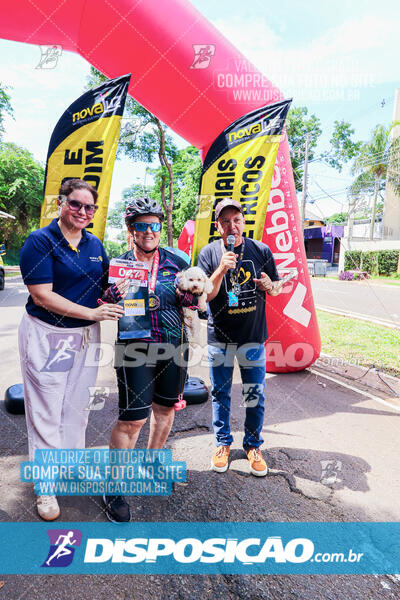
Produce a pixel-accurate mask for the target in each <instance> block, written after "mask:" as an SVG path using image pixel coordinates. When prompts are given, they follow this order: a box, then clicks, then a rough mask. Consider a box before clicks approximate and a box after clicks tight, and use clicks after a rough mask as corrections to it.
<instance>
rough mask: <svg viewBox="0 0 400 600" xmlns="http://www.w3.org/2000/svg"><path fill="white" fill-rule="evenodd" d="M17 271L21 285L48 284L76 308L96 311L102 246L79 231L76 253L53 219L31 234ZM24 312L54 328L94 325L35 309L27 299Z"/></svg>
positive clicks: (104, 265)
mask: <svg viewBox="0 0 400 600" xmlns="http://www.w3.org/2000/svg"><path fill="white" fill-rule="evenodd" d="M19 256H20V267H21V273H22V278H23V280H24V283H25V285H35V284H39V283H52V284H53V292H56V293H57V294H60V296H63V298H66V299H67V300H71V301H72V302H75V303H76V304H81V305H82V306H87V307H88V308H96V306H97V299H98V298H100V296H101V295H102V280H103V276H105V273H106V272H107V271H108V258H107V255H106V253H105V250H104V247H103V244H102V243H101V241H100V240H99V239H98V238H97V237H96V236H95V235H93V234H91V233H88V232H87V231H86V230H85V229H83V230H82V239H81V241H80V242H79V245H78V248H77V250H74V249H73V248H72V246H70V244H69V242H68V241H67V240H66V239H65V237H64V236H63V234H62V233H61V229H60V228H59V226H58V223H57V219H53V221H52V222H51V223H50V225H48V226H47V227H43V228H42V229H38V230H37V231H34V232H33V233H31V234H30V235H29V236H28V237H27V239H26V240H25V243H24V245H23V246H22V248H21V251H20V255H19ZM26 310H27V312H28V313H29V314H30V315H32V316H33V317H37V318H38V319H40V320H41V321H45V322H46V323H49V324H50V325H55V326H56V327H86V326H87V325H92V324H93V323H94V321H86V320H84V319H76V318H71V317H63V316H62V315H58V314H55V313H52V312H50V311H49V310H47V309H45V308H43V307H41V306H37V305H36V304H35V303H34V302H33V300H32V298H31V296H29V298H28V302H27V304H26Z"/></svg>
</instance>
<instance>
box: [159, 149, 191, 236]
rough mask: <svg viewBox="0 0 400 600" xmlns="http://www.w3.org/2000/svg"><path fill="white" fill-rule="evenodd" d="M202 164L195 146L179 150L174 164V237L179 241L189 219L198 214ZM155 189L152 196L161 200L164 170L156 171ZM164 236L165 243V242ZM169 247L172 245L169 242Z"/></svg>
mask: <svg viewBox="0 0 400 600" xmlns="http://www.w3.org/2000/svg"><path fill="white" fill-rule="evenodd" d="M201 170H202V163H201V159H200V154H199V151H198V150H197V148H195V147H194V146H187V147H186V148H183V149H181V150H178V151H177V153H176V156H175V158H174V160H173V163H172V173H173V181H174V187H173V194H174V213H173V217H174V218H173V237H174V239H177V238H178V237H179V235H180V233H181V231H182V229H183V227H184V225H185V223H186V221H187V220H188V219H193V218H194V217H195V214H196V205H197V201H198V195H199V185H200V177H201ZM152 173H153V176H154V187H153V189H152V192H151V193H152V195H153V196H154V197H155V198H157V199H160V196H161V185H162V170H161V169H154V170H153V171H152ZM164 237H165V236H164V235H163V241H164ZM168 245H171V244H170V243H169V242H168Z"/></svg>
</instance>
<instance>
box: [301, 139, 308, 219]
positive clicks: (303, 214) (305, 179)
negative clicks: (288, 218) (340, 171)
mask: <svg viewBox="0 0 400 600" xmlns="http://www.w3.org/2000/svg"><path fill="white" fill-rule="evenodd" d="M309 141H310V140H309V134H308V133H307V135H306V147H305V151H304V173H303V197H302V200H301V227H302V229H304V221H305V218H306V202H307V183H308V144H309Z"/></svg>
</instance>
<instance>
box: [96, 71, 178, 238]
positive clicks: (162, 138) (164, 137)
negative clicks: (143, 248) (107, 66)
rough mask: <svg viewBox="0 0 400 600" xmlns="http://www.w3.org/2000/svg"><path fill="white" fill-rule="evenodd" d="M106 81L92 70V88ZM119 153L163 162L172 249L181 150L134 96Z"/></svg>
mask: <svg viewBox="0 0 400 600" xmlns="http://www.w3.org/2000/svg"><path fill="white" fill-rule="evenodd" d="M104 81H107V77H105V76H104V75H103V74H102V73H100V71H97V70H96V69H95V68H94V67H91V71H90V76H89V78H88V88H93V87H96V86H98V85H99V84H100V83H102V82H104ZM118 152H123V153H124V154H125V155H126V156H128V157H130V158H131V159H132V160H134V161H144V162H146V163H151V162H153V160H155V159H156V158H158V160H159V162H160V173H159V179H158V187H159V190H160V194H159V195H160V200H161V204H162V206H163V208H164V212H165V214H166V227H165V228H166V229H167V234H168V240H169V245H172V244H173V231H172V230H173V225H172V223H173V219H172V210H173V206H174V193H173V188H174V181H173V170H172V162H173V161H174V160H175V158H176V156H177V152H178V149H177V146H176V145H175V143H174V142H173V139H172V137H171V136H170V135H169V134H168V132H167V128H166V126H165V125H164V124H163V123H162V122H161V121H160V119H158V118H157V117H156V116H155V115H153V114H152V113H150V112H149V111H148V110H146V109H145V108H144V107H143V106H142V105H141V104H139V102H137V101H136V100H135V99H134V98H131V97H130V96H128V97H127V100H126V104H125V111H124V118H123V121H122V127H121V135H120V140H119V148H118ZM117 156H118V154H117Z"/></svg>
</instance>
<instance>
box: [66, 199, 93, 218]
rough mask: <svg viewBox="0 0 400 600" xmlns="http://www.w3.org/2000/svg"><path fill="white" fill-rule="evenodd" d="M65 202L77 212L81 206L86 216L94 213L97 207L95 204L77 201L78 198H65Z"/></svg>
mask: <svg viewBox="0 0 400 600" xmlns="http://www.w3.org/2000/svg"><path fill="white" fill-rule="evenodd" d="M67 203H68V206H69V207H70V209H71V210H72V211H74V212H79V211H80V210H81V208H82V206H83V208H84V209H85V212H86V214H87V215H88V216H89V215H94V213H95V212H96V210H97V209H98V208H99V207H98V206H97V204H82V202H79V201H78V200H70V199H69V198H67Z"/></svg>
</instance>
